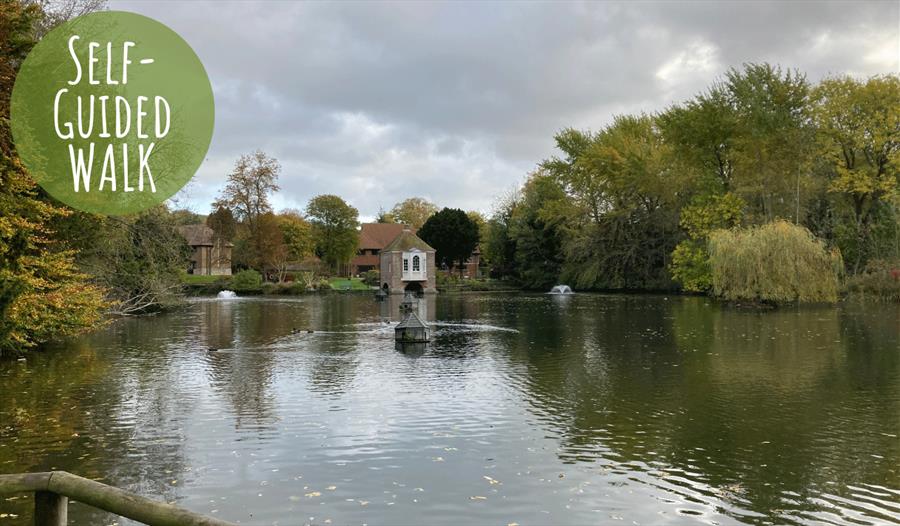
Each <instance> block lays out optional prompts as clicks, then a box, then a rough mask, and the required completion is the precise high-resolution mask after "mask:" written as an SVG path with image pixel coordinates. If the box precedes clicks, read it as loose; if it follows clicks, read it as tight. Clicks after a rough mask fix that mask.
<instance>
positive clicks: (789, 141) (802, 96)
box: [725, 64, 816, 223]
mask: <svg viewBox="0 0 900 526" xmlns="http://www.w3.org/2000/svg"><path fill="white" fill-rule="evenodd" d="M726 77H727V79H726V83H725V86H726V89H727V91H728V99H729V101H730V103H731V105H732V107H733V108H734V110H735V115H736V119H737V127H736V135H735V137H734V140H733V142H734V155H733V158H734V163H735V174H736V175H735V187H734V189H733V191H734V192H735V193H737V195H738V196H740V197H741V198H743V199H744V201H745V202H746V203H747V205H748V209H747V213H748V214H749V216H750V219H751V220H752V221H755V222H757V223H764V222H770V221H773V220H775V219H778V218H790V219H792V220H793V221H795V222H799V221H800V218H801V217H803V216H804V209H805V204H806V201H807V200H808V198H809V197H811V196H812V195H813V191H814V188H815V184H816V181H815V180H814V179H813V178H812V174H811V171H810V169H809V166H810V162H811V160H812V153H813V151H812V148H811V147H810V146H811V145H812V144H813V138H814V136H813V130H812V128H811V126H810V118H809V91H810V87H809V83H808V82H807V80H806V77H805V76H804V75H803V74H802V73H800V72H797V71H792V70H787V71H782V69H781V68H780V67H778V66H772V65H770V64H747V65H745V66H744V68H743V70H736V69H731V70H729V71H728V73H727V74H726Z"/></svg>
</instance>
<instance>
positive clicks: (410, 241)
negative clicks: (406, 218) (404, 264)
mask: <svg viewBox="0 0 900 526" xmlns="http://www.w3.org/2000/svg"><path fill="white" fill-rule="evenodd" d="M414 248H418V249H419V250H421V251H423V252H434V249H433V248H431V247H430V246H429V245H428V243H426V242H424V241H422V238H420V237H419V236H417V235H415V234H413V233H412V232H411V231H409V230H404V231H402V232H401V233H400V235H399V236H397V237H396V238H394V240H393V241H391V243H390V244H389V245H388V246H386V247H384V250H383V251H384V252H391V251H397V250H402V251H407V250H411V249H414Z"/></svg>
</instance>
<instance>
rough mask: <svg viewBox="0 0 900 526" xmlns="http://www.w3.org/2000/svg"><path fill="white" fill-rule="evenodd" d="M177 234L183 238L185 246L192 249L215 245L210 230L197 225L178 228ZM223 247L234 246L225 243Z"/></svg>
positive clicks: (200, 224) (213, 234)
mask: <svg viewBox="0 0 900 526" xmlns="http://www.w3.org/2000/svg"><path fill="white" fill-rule="evenodd" d="M178 232H180V233H181V235H182V236H184V239H185V240H186V241H187V244H188V245H190V246H192V247H202V246H210V247H211V246H213V245H214V244H215V238H216V235H215V234H216V233H215V232H214V231H213V229H212V228H209V227H208V226H206V225H204V224H203V223H197V224H194V225H183V226H180V227H178ZM225 246H229V247H231V246H234V245H232V244H231V243H225Z"/></svg>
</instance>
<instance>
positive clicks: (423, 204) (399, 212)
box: [390, 197, 438, 230]
mask: <svg viewBox="0 0 900 526" xmlns="http://www.w3.org/2000/svg"><path fill="white" fill-rule="evenodd" d="M437 210H438V209H437V206H435V204H434V203H432V202H430V201H428V200H426V199H424V198H422V197H410V198H409V199H405V200H403V201H401V202H399V203H397V204H396V205H394V208H392V209H391V212H390V217H391V219H393V221H392V222H394V223H402V224H404V225H407V226H409V227H410V228H412V229H413V230H418V229H420V228H422V225H424V224H425V221H427V220H428V218H429V217H431V216H432V215H434V213H435V212H437Z"/></svg>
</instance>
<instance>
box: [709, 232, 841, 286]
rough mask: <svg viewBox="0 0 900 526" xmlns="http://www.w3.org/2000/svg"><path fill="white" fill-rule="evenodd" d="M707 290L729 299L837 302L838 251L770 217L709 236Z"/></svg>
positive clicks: (810, 235)
mask: <svg viewBox="0 0 900 526" xmlns="http://www.w3.org/2000/svg"><path fill="white" fill-rule="evenodd" d="M709 253H710V267H711V268H712V285H713V287H712V288H713V293H714V294H715V295H716V296H720V297H722V298H724V299H726V300H729V301H752V302H763V303H775V304H778V303H790V302H799V303H816V302H828V303H834V302H836V301H837V294H838V282H839V276H840V274H841V272H842V270H843V263H842V261H841V257H840V252H838V251H836V250H828V248H827V247H826V246H825V244H824V243H822V241H820V240H818V239H816V238H815V236H813V235H812V233H810V232H809V230H807V229H805V228H803V227H802V226H798V225H794V224H791V223H788V222H787V221H775V222H772V223H768V224H765V225H762V226H758V227H753V228H749V229H731V230H716V231H714V232H712V234H710V241H709Z"/></svg>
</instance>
